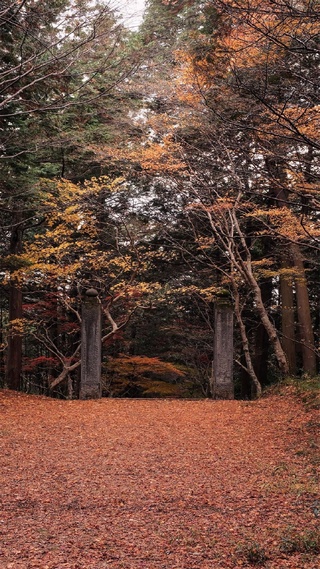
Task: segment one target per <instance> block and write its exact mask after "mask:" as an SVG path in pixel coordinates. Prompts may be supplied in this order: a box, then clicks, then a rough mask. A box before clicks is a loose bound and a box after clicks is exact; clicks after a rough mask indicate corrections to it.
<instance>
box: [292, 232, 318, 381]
mask: <svg viewBox="0 0 320 569" xmlns="http://www.w3.org/2000/svg"><path fill="white" fill-rule="evenodd" d="M291 252H292V258H293V262H294V266H295V269H296V274H297V276H296V277H295V286H296V296H297V312H298V322H299V330H300V342H301V351H302V367H303V371H304V373H307V374H309V375H311V376H313V375H316V373H317V357H316V352H315V345H314V335H313V327H312V319H311V310H310V302H309V293H308V287H307V279H306V273H305V268H304V263H303V258H302V254H301V250H300V247H299V245H297V244H296V243H292V244H291Z"/></svg>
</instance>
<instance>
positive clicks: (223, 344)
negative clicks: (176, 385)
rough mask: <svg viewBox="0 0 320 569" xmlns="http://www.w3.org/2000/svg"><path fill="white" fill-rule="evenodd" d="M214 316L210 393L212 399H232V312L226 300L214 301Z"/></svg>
mask: <svg viewBox="0 0 320 569" xmlns="http://www.w3.org/2000/svg"><path fill="white" fill-rule="evenodd" d="M214 316H215V319H214V321H215V324H214V328H215V333H214V350H213V366H212V378H211V393H212V397H213V398H214V399H234V382H233V310H232V306H231V303H230V301H229V299H228V298H219V299H218V300H216V302H215V311H214Z"/></svg>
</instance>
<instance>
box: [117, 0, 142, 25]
mask: <svg viewBox="0 0 320 569" xmlns="http://www.w3.org/2000/svg"><path fill="white" fill-rule="evenodd" d="M113 3H114V5H115V6H116V7H117V9H118V10H119V12H120V13H121V14H122V15H123V18H124V23H125V25H126V26H127V27H128V28H136V27H138V25H139V24H140V22H141V20H142V16H143V11H144V6H145V0H113Z"/></svg>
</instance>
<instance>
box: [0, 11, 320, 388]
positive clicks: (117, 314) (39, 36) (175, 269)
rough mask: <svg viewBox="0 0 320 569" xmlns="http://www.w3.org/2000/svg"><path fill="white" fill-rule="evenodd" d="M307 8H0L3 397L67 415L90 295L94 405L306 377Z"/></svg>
mask: <svg viewBox="0 0 320 569" xmlns="http://www.w3.org/2000/svg"><path fill="white" fill-rule="evenodd" d="M319 63H320V4H319V2H318V1H317V0H299V1H296V0H250V1H249V0H225V1H223V0H148V1H147V3H146V10H145V14H144V18H143V20H142V22H141V24H140V26H139V28H138V29H130V28H128V27H126V25H125V23H124V22H123V20H121V18H120V15H119V13H118V12H117V10H116V7H114V6H113V5H112V4H111V3H108V2H105V1H100V2H99V1H98V0H94V1H89V0H42V1H41V2H40V1H38V0H2V2H1V7H0V127H1V128H0V215H1V218H0V219H1V223H0V247H1V256H0V387H2V388H9V389H12V390H16V391H24V392H26V393H29V394H36V395H50V396H54V397H58V398H69V399H72V398H77V397H78V395H79V382H80V375H79V373H80V354H81V333H80V330H81V318H82V317H81V304H82V299H83V295H84V293H85V291H86V290H87V289H90V288H94V289H96V290H97V291H98V293H99V299H100V302H101V308H102V313H103V331H102V389H103V395H104V396H106V397H186V398H192V397H195V398H198V397H212V395H213V394H212V381H211V377H212V360H213V346H214V334H215V317H214V314H215V305H216V303H217V302H219V300H220V301H221V299H223V302H225V303H227V304H228V306H229V307H231V308H232V312H233V318H234V384H235V394H236V397H237V398H242V399H250V398H256V397H259V395H260V394H261V391H262V390H263V389H264V388H266V387H268V386H270V385H272V384H274V383H276V382H277V381H279V380H280V379H281V378H285V377H288V376H290V377H297V378H306V377H310V378H312V377H316V376H317V374H318V372H319V324H320V322H319V321H320V287H319V280H320V271H319V268H320V243H319V241H320V207H319V206H320V186H319V181H320V161H319V159H320V137H319V132H320V106H319V105H320V101H319V92H320V91H319Z"/></svg>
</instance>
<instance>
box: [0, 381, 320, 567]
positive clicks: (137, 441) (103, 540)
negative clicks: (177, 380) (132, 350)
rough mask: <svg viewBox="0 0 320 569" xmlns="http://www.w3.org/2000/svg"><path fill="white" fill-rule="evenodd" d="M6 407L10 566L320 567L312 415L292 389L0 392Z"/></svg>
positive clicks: (2, 551)
mask: <svg viewBox="0 0 320 569" xmlns="http://www.w3.org/2000/svg"><path fill="white" fill-rule="evenodd" d="M0 412H1V427H0V430H1V435H2V436H1V439H0V441H1V443H0V444H1V450H0V484H1V498H0V500H1V502H2V505H1V516H0V532H1V533H2V545H0V567H1V569H2V568H3V569H7V568H10V567H14V569H31V568H33V567H35V568H38V569H44V568H47V569H82V568H83V569H84V568H88V567H89V568H90V569H102V568H106V567H110V568H111V569H195V568H196V569H235V568H236V567H253V566H254V563H253V561H254V560H259V559H260V560H263V559H264V558H266V559H267V561H266V562H265V567H268V569H285V568H287V569H298V568H299V569H300V568H301V569H302V567H303V569H315V568H316V567H317V553H316V552H315V551H311V550H310V551H308V552H307V551H306V547H307V546H308V544H310V543H311V542H310V539H311V538H312V539H313V536H314V535H315V532H316V523H317V518H316V517H315V515H314V513H313V510H312V505H313V504H314V503H315V500H316V494H315V492H316V491H317V484H316V478H315V464H314V463H313V462H312V461H313V457H312V454H311V452H312V448H311V447H310V446H309V445H308V437H309V435H308V433H307V430H306V429H307V426H308V424H310V421H311V419H312V415H310V414H307V413H306V412H305V411H304V410H303V409H302V408H301V407H300V406H299V405H298V404H297V403H296V401H295V400H294V399H293V398H291V397H290V396H288V397H282V398H281V397H272V398H269V399H262V400H260V401H258V402H254V403H251V402H250V403H249V402H237V401H221V402H213V401H186V400H185V401H181V400H180V401H176V400H161V401H160V400H152V401H150V400H148V401H144V400H115V399H113V400H110V399H103V400H100V401H85V402H84V401H57V400H50V399H46V398H40V397H39V398H37V397H31V396H26V395H21V394H17V395H15V394H12V393H10V392H0ZM312 413H313V412H312ZM315 418H316V417H315ZM313 444H314V442H313ZM302 534H303V536H302ZM297 536H298V537H297ZM310 536H311V537H310ZM307 539H309V542H308V543H307V541H306V540H307ZM301 543H303V547H304V548H305V550H304V551H302V547H300V551H299V550H297V549H299V548H298V545H299V544H301ZM283 544H286V550H285V548H284V546H283ZM288 544H289V545H290V552H288V553H287V552H286V551H289V547H288ZM250 560H251V561H250ZM260 566H261V565H260Z"/></svg>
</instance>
